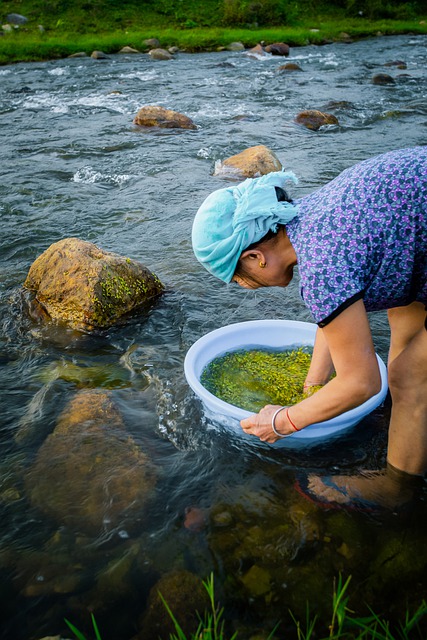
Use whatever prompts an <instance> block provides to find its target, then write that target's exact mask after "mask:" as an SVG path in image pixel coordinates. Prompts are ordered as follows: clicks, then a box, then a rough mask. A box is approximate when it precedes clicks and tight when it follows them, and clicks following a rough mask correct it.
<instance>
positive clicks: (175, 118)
mask: <svg viewBox="0 0 427 640" xmlns="http://www.w3.org/2000/svg"><path fill="white" fill-rule="evenodd" d="M133 123H134V124H137V125H138V126H140V127H160V128H162V129H197V126H196V125H195V124H194V122H193V121H192V120H191V118H188V117H187V116H184V115H183V114H182V113H178V111H172V109H165V108H164V107H157V106H154V105H149V106H146V107H141V109H140V110H139V111H138V113H137V114H136V116H135V118H134V120H133Z"/></svg>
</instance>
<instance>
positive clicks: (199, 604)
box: [135, 571, 209, 640]
mask: <svg viewBox="0 0 427 640" xmlns="http://www.w3.org/2000/svg"><path fill="white" fill-rule="evenodd" d="M159 594H161V595H162V596H163V598H164V599H165V601H166V602H167V604H168V606H169V608H170V609H171V611H172V612H173V614H174V616H175V618H176V620H177V621H178V623H179V625H180V627H181V628H182V630H183V633H184V635H185V636H186V637H187V636H188V637H190V635H191V634H193V633H194V632H195V630H196V629H197V627H198V624H199V617H198V615H197V614H198V613H199V614H200V616H201V617H202V618H203V614H204V612H205V610H207V609H208V607H209V599H208V595H207V592H206V590H205V588H204V586H203V583H202V580H201V579H200V578H199V577H198V576H195V575H194V574H193V573H190V572H189V571H175V572H172V573H169V574H166V575H165V576H163V577H162V578H161V579H160V580H159V581H158V582H157V583H156V584H155V585H154V587H153V588H152V589H151V591H150V595H149V597H148V603H147V608H146V611H145V614H144V616H143V617H142V620H141V629H140V631H139V633H138V635H137V636H136V639H135V640H137V639H138V640H146V639H147V638H160V637H162V638H169V637H171V635H172V634H173V633H175V631H176V630H175V626H174V623H173V621H172V619H171V617H170V615H169V613H168V612H167V610H166V607H165V605H164V603H163V602H162V600H161V597H160V595H159Z"/></svg>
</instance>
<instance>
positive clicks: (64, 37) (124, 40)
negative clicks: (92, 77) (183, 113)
mask: <svg viewBox="0 0 427 640" xmlns="http://www.w3.org/2000/svg"><path fill="white" fill-rule="evenodd" d="M33 22H34V21H33ZM58 22H59V24H58V27H57V28H50V29H49V30H44V27H43V25H40V26H39V25H34V24H31V23H30V25H29V26H28V27H27V26H26V25H23V26H17V25H16V26H14V27H13V28H12V29H11V30H9V31H6V32H4V35H3V36H2V37H1V38H0V64H1V65H5V64H10V63H16V62H29V61H38V60H52V59H59V58H66V57H68V56H70V55H73V54H76V53H80V52H84V53H86V54H87V55H90V54H91V53H92V52H93V51H94V50H98V51H99V50H101V51H103V52H104V53H106V54H114V53H117V52H119V51H120V50H121V49H122V48H123V47H125V46H128V47H131V48H133V49H136V50H137V51H141V52H142V53H144V52H147V51H148V49H149V47H147V45H146V44H145V42H144V41H145V40H147V39H150V38H156V39H157V40H158V41H159V43H160V46H161V47H163V48H166V49H167V48H169V47H177V48H178V49H179V50H181V51H187V52H190V53H193V52H201V51H215V50H219V49H221V48H224V47H227V46H228V45H230V43H232V42H241V43H242V44H243V45H244V46H245V47H247V48H249V47H253V46H255V45H256V44H257V43H259V42H261V41H264V42H266V43H273V42H286V43H287V44H289V45H290V46H291V47H297V46H304V45H308V44H315V45H322V44H326V43H330V42H336V41H342V42H347V43H348V42H352V41H354V40H359V39H361V38H368V37H373V36H378V35H384V36H387V35H402V34H426V33H427V17H419V18H417V19H412V20H389V19H382V20H366V19H362V18H358V19H348V18H343V19H332V18H330V17H327V18H319V17H317V18H313V19H310V20H304V21H301V22H300V23H299V24H298V25H295V26H283V27H281V26H277V27H257V28H226V27H203V28H202V27H194V28H180V27H168V28H165V26H164V25H163V26H162V25H160V24H159V25H157V26H152V25H151V26H149V27H148V26H141V27H133V26H130V27H129V28H128V29H123V30H116V31H110V32H104V31H100V32H96V33H94V32H88V33H78V32H74V31H67V30H66V29H65V28H64V25H63V24H62V23H61V21H60V20H58Z"/></svg>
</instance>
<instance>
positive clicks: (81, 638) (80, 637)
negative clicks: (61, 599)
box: [64, 618, 86, 640]
mask: <svg viewBox="0 0 427 640" xmlns="http://www.w3.org/2000/svg"><path fill="white" fill-rule="evenodd" d="M64 620H65V622H66V623H67V625H68V626H69V628H70V629H71V631H72V632H73V633H74V635H75V636H76V638H77V639H78V640H86V637H85V636H84V635H83V634H82V633H81V631H79V630H78V629H77V627H75V626H74V625H73V624H72V623H71V622H70V621H69V620H67V618H64Z"/></svg>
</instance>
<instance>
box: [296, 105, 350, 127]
mask: <svg viewBox="0 0 427 640" xmlns="http://www.w3.org/2000/svg"><path fill="white" fill-rule="evenodd" d="M295 122H296V123H297V124H301V125H303V126H304V127H306V128H307V129H311V130H312V131H317V130H318V129H320V127H323V126H324V125H325V124H339V122H338V118H336V117H335V116H334V115H332V113H323V112H322V111H317V110H316V109H307V110H306V111H301V112H300V113H298V114H297V116H296V117H295Z"/></svg>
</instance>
